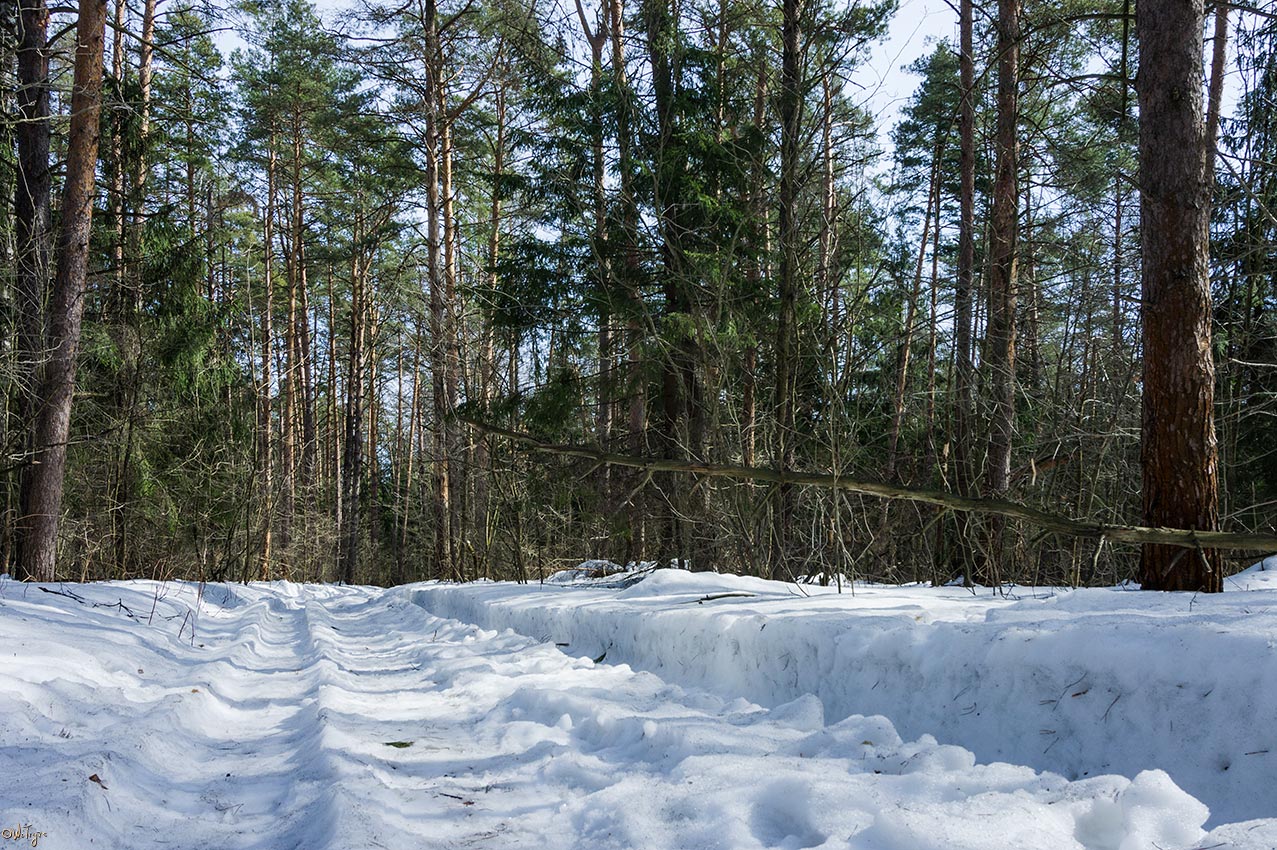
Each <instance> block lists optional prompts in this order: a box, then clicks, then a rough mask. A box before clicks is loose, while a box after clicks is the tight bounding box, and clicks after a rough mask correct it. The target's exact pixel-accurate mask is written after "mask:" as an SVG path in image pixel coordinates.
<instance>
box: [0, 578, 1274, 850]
mask: <svg viewBox="0 0 1277 850" xmlns="http://www.w3.org/2000/svg"><path fill="white" fill-rule="evenodd" d="M64 589H65V590H66V592H68V593H73V594H75V595H76V596H78V597H79V600H76V599H72V598H69V597H67V596H59V595H54V594H47V593H42V592H39V591H38V589H37V588H35V587H33V586H29V585H28V586H23V585H15V584H13V583H12V582H5V583H3V584H0V775H2V776H3V777H4V780H5V781H4V782H3V783H0V827H3V828H8V829H12V828H14V827H19V826H22V825H25V824H30V825H31V827H30V829H31V830H32V831H34V832H43V833H45V835H44V836H42V837H39V838H38V846H40V847H50V848H83V847H88V846H103V847H129V848H136V849H137V850H143V848H158V847H185V848H197V847H199V848H203V847H208V848H225V850H231V848H261V850H289V848H298V850H323V848H333V850H356V848H410V847H411V848H432V847H440V848H442V847H448V848H463V847H500V848H521V847H528V848H532V847H535V848H544V849H545V850H555V848H569V847H579V848H608V847H616V848H628V847H634V848H686V850H691V848H700V847H704V848H756V847H780V848H799V847H827V848H834V847H855V848H875V850H893V849H894V848H900V850H924V848H954V849H955V850H956V849H957V848H1008V850H1009V848H1016V849H1017V850H1032V848H1043V849H1044V850H1045V849H1046V848H1050V850H1066V849H1067V848H1077V847H1085V848H1095V850H1099V849H1100V848H1112V849H1113V850H1119V848H1120V850H1139V848H1152V847H1153V846H1154V845H1156V846H1158V847H1162V848H1166V849H1167V850H1170V848H1189V847H1198V846H1207V845H1210V844H1215V845H1217V846H1221V847H1247V848H1256V850H1257V849H1258V848H1262V847H1271V846H1273V843H1274V838H1275V837H1277V829H1275V828H1274V826H1273V824H1272V823H1265V824H1258V825H1257V826H1256V825H1253V824H1252V825H1242V826H1241V827H1225V828H1223V829H1222V830H1219V831H1217V832H1216V833H1212V834H1211V835H1210V836H1207V835H1205V833H1203V832H1202V831H1201V830H1200V829H1199V828H1198V827H1199V825H1200V824H1201V823H1202V822H1204V820H1205V819H1206V810H1205V807H1203V806H1202V805H1201V804H1199V803H1197V802H1196V801H1195V800H1193V799H1192V798H1191V797H1189V796H1188V795H1187V794H1185V793H1183V792H1182V791H1180V790H1179V789H1177V788H1176V787H1175V786H1174V785H1173V784H1172V783H1171V782H1170V780H1169V779H1168V778H1167V777H1166V776H1165V775H1164V774H1160V773H1148V774H1144V775H1142V776H1141V777H1139V778H1137V779H1136V781H1135V782H1134V783H1132V782H1130V781H1129V780H1126V779H1122V778H1119V777H1097V778H1094V779H1088V780H1085V781H1082V782H1068V781H1066V780H1064V779H1062V778H1060V777H1058V776H1053V775H1051V774H1040V773H1035V772H1034V771H1032V770H1030V769H1028V768H1023V767H1013V766H1009V765H1004V764H1002V765H989V766H979V765H975V764H974V758H973V757H972V755H971V754H970V753H969V752H968V751H966V750H963V749H960V748H958V747H951V746H941V745H937V744H936V743H935V742H934V741H933V740H930V739H929V738H927V737H926V736H924V737H923V739H922V740H920V741H918V742H913V743H906V742H902V741H901V740H900V739H899V737H898V736H897V735H896V733H895V731H894V729H893V728H892V727H891V724H890V723H889V722H887V721H886V720H884V719H883V718H864V717H853V718H849V719H847V720H845V721H842V722H840V723H837V724H834V725H831V726H826V725H825V724H824V721H823V717H822V711H821V707H820V703H819V702H818V701H817V700H816V699H815V698H813V697H804V698H800V699H798V700H796V701H794V702H791V703H788V704H785V705H782V706H779V707H777V708H775V709H773V710H771V711H766V710H763V709H761V708H759V707H757V706H755V705H753V704H751V703H748V702H745V701H744V700H737V701H734V702H732V701H725V700H723V699H721V698H718V697H714V696H710V695H708V694H704V693H699V692H694V691H685V690H683V689H681V688H678V687H675V686H672V685H669V684H666V683H665V682H663V681H662V680H661V679H659V678H657V677H656V676H654V675H651V674H647V673H636V672H634V671H632V670H630V669H629V668H628V667H626V666H623V665H622V666H613V665H608V664H595V663H593V662H591V661H590V660H589V659H581V658H571V657H568V656H566V655H564V654H563V653H561V652H559V651H558V650H557V649H556V648H555V647H554V646H553V645H551V644H538V643H536V642H534V641H530V640H528V639H527V638H524V637H520V636H518V635H515V634H514V633H512V632H504V633H500V634H498V633H495V632H485V631H483V630H481V629H479V628H477V627H473V626H468V625H463V624H461V623H458V622H456V621H451V620H442V619H438V618H435V617H433V616H431V615H430V614H428V613H427V612H424V611H423V610H422V609H421V608H420V607H418V606H417V605H415V604H412V602H411V601H410V599H409V596H408V595H407V593H405V592H399V591H389V592H382V591H378V590H375V589H369V588H331V587H318V586H298V585H286V584H284V585H281V584H274V585H266V586H254V587H252V588H242V587H225V586H218V587H212V588H209V589H208V592H207V594H206V595H205V597H204V598H203V599H202V600H199V601H198V602H197V599H196V597H195V593H196V591H195V588H194V587H192V586H190V585H169V586H167V587H159V586H157V585H154V584H151V583H140V582H139V583H128V584H108V585H87V586H78V585H67V586H65V587H64ZM157 592H158V593H161V594H164V595H163V597H162V598H158V599H156V594H157ZM117 603H118V604H117ZM152 607H154V609H155V614H154V615H152V614H151V613H150V612H151V609H152ZM130 614H131V615H132V616H130ZM192 614H195V616H192ZM148 621H149V622H148ZM192 623H194V637H193V638H192ZM179 632H180V636H179ZM0 837H8V836H3V835H2V834H0ZM1208 839H1209V840H1208ZM29 844H30V841H27V842H26V844H12V845H11V846H28V845H29ZM5 846H10V842H9V841H4V840H0V849H2V848H3V847H5Z"/></svg>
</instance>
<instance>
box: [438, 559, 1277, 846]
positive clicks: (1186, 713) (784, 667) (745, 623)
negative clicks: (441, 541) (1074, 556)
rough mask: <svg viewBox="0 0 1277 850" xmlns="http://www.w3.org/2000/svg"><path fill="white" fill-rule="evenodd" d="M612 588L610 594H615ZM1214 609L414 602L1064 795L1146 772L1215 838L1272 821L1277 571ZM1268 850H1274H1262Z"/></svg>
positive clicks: (932, 593)
mask: <svg viewBox="0 0 1277 850" xmlns="http://www.w3.org/2000/svg"><path fill="white" fill-rule="evenodd" d="M616 578H617V577H616V576H612V577H610V579H609V581H611V582H615V580H616ZM1227 585H1228V590H1227V592H1225V593H1223V594H1216V595H1213V596H1207V595H1191V594H1161V593H1157V594H1155V593H1143V592H1138V591H1137V590H1135V589H1132V588H1108V589H1088V590H1076V591H1053V590H1049V589H1031V588H1011V589H1010V590H1009V592H1008V593H1007V594H1006V595H1005V596H1003V595H999V594H994V593H993V592H992V591H989V590H981V591H979V592H978V593H977V594H973V593H972V592H971V591H968V590H964V589H963V588H960V587H944V588H930V587H919V586H906V587H896V586H866V585H863V584H857V585H855V586H854V594H852V593H843V594H838V593H837V592H836V591H835V590H834V588H832V587H830V588H821V587H812V586H807V585H804V586H802V587H798V586H796V585H793V584H784V583H779V582H770V581H764V580H761V579H756V578H744V577H736V576H729V575H717V574H713V573H689V572H683V571H678V570H660V571H657V572H655V573H653V574H651V575H650V576H649V577H648V578H647V579H646V580H644V581H642V582H640V583H638V584H634V585H633V586H630V587H628V588H626V589H622V590H616V589H613V588H609V587H597V586H595V587H591V586H588V585H583V584H581V583H579V582H578V583H576V584H574V585H571V586H568V587H562V586H556V585H553V584H548V583H547V584H546V585H516V584H486V585H481V586H455V585H447V584H423V585H417V586H416V589H415V590H414V591H413V593H414V599H415V600H416V601H417V602H418V603H419V604H421V605H422V606H424V607H425V608H426V609H428V610H429V611H431V612H432V613H434V614H437V615H440V616H447V617H454V618H456V619H460V620H464V621H466V622H473V623H477V624H479V625H481V626H484V627H487V628H513V629H515V630H516V631H518V632H520V633H522V634H525V635H530V636H532V637H535V638H538V639H542V640H547V641H553V642H556V643H560V644H566V647H565V651H566V652H568V653H571V654H576V655H581V656H585V657H589V658H597V657H599V655H600V654H601V653H603V652H606V653H607V656H606V660H607V661H608V662H614V661H616V662H624V663H627V664H630V665H631V666H633V667H635V668H636V669H642V670H647V671H650V672H653V673H656V674H657V675H659V676H661V677H662V678H664V679H666V680H667V681H670V682H674V683H678V684H681V685H684V686H689V687H697V688H703V689H706V690H709V691H711V692H713V693H716V694H719V695H722V696H741V697H745V698H747V699H749V700H751V701H753V702H756V703H758V704H760V705H764V706H775V705H778V704H780V703H784V702H788V701H791V700H794V699H796V698H798V697H800V696H803V695H804V694H813V695H815V697H816V698H817V699H819V701H820V702H821V704H822V705H823V707H824V711H825V716H826V717H827V718H828V719H830V720H831V721H837V720H840V719H841V718H844V717H849V716H852V715H856V714H864V715H873V714H881V715H884V716H886V717H889V718H890V719H891V721H892V722H893V723H894V724H895V726H896V728H897V729H899V730H900V733H901V734H902V735H903V736H905V737H906V738H910V737H914V738H916V737H918V736H921V735H924V734H931V735H935V736H936V737H937V738H938V739H939V740H941V741H942V742H944V743H948V744H957V745H960V746H962V747H965V748H967V749H969V750H971V751H972V752H974V753H975V756H976V757H977V758H978V759H979V760H980V761H983V762H992V761H1006V762H1010V763H1013V764H1022V765H1028V766H1030V767H1033V768H1036V769H1038V770H1049V771H1052V772H1055V773H1059V774H1061V775H1063V776H1066V777H1068V778H1070V779H1081V778H1085V777H1087V776H1095V775H1099V774H1108V773H1116V774H1120V775H1122V776H1126V777H1128V778H1134V777H1136V776H1137V775H1138V774H1139V773H1140V772H1141V771H1145V770H1163V771H1166V772H1167V773H1168V774H1169V775H1170V776H1172V777H1173V778H1174V780H1175V782H1176V784H1177V785H1178V786H1179V787H1181V788H1183V789H1185V790H1186V791H1187V792H1189V793H1190V794H1192V795H1193V796H1194V797H1196V798H1197V799H1199V800H1201V801H1202V802H1204V803H1205V804H1206V805H1207V806H1209V807H1210V810H1211V813H1212V818H1211V823H1212V824H1221V823H1227V822H1233V821H1241V820H1247V819H1254V818H1271V817H1274V816H1277V709H1274V706H1277V606H1275V604H1274V603H1277V594H1274V593H1272V592H1271V591H1272V590H1274V589H1277V558H1274V559H1269V560H1268V561H1266V562H1264V564H1260V565H1256V566H1255V567H1252V568H1251V569H1249V570H1247V571H1245V572H1243V573H1241V574H1239V575H1237V576H1234V577H1233V578H1232V579H1230V580H1229V581H1228V583H1227ZM1273 846H1275V847H1277V845H1273Z"/></svg>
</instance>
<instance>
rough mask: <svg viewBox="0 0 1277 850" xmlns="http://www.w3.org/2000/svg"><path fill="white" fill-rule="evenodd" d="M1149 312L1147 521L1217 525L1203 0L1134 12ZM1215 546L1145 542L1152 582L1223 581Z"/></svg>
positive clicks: (1173, 0) (1149, 5)
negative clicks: (1137, 56)
mask: <svg viewBox="0 0 1277 850" xmlns="http://www.w3.org/2000/svg"><path fill="white" fill-rule="evenodd" d="M1136 16H1137V20H1136V31H1137V34H1138V38H1139V49H1140V73H1139V79H1138V84H1137V85H1138V93H1139V106H1140V119H1139V120H1140V152H1139V157H1140V179H1139V185H1140V237H1141V250H1142V255H1143V274H1142V278H1141V284H1142V290H1143V298H1142V314H1143V320H1144V332H1143V342H1144V405H1143V406H1144V416H1143V430H1142V436H1143V450H1142V462H1143V473H1144V475H1143V478H1144V482H1143V483H1144V524H1145V525H1149V526H1170V527H1173V528H1185V529H1194V530H1199V531H1203V530H1205V531H1213V530H1215V529H1216V528H1217V527H1218V525H1219V495H1218V457H1219V448H1218V445H1217V443H1216V439H1215V419H1214V394H1215V365H1214V361H1213V359H1212V356H1211V296H1210V273H1209V267H1208V265H1207V260H1208V257H1207V249H1208V247H1209V243H1210V231H1209V226H1210V208H1211V203H1210V202H1211V198H1210V182H1209V180H1208V179H1207V172H1208V168H1209V167H1211V166H1213V151H1207V150H1206V140H1207V138H1208V134H1207V131H1206V127H1205V124H1204V122H1203V120H1202V118H1203V116H1202V46H1203V45H1202V24H1203V18H1204V10H1203V5H1202V0H1147V2H1145V3H1143V4H1140V5H1139V6H1138V7H1137V10H1136ZM1221 569H1222V563H1221V559H1220V556H1219V553H1218V552H1216V551H1212V550H1202V549H1198V550H1196V551H1194V550H1191V549H1189V550H1185V549H1181V548H1175V547H1170V546H1161V545H1146V546H1144V549H1143V557H1142V560H1141V565H1140V576H1141V582H1142V583H1143V585H1144V587H1145V588H1146V589H1148V590H1194V591H1196V590H1203V591H1210V592H1215V591H1220V590H1222V589H1223V578H1222V573H1221Z"/></svg>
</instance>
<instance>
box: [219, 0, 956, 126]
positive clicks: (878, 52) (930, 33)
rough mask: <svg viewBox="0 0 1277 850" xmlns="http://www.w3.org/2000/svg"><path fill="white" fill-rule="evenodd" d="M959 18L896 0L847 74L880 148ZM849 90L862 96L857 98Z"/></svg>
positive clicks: (329, 3) (229, 47)
mask: <svg viewBox="0 0 1277 850" xmlns="http://www.w3.org/2000/svg"><path fill="white" fill-rule="evenodd" d="M314 2H315V5H316V7H317V8H318V9H319V10H320V13H321V14H322V15H323V16H324V18H325V19H327V20H331V18H332V17H333V16H334V15H335V14H336V13H338V12H340V11H343V10H346V9H349V8H350V7H351V6H352V5H353V3H352V0H314ZM560 2H561V3H563V4H564V5H565V9H564V12H565V14H571V15H573V16H575V11H573V8H572V5H571V2H570V0H560ZM957 27H958V16H957V13H956V12H954V10H953V8H952V7H950V6H949V5H948V3H946V2H945V0H900V8H899V10H898V11H897V12H896V14H895V16H894V17H893V18H892V21H891V24H890V26H889V29H888V33H887V37H886V39H885V40H884V41H882V42H881V43H879V44H876V45H873V46H871V48H870V52H869V60H868V62H867V63H865V65H863V66H862V67H861V68H859V69H857V71H856V72H855V73H854V74H852V76H851V85H852V87H853V90H852V91H849V92H848V93H849V94H851V95H852V96H853V97H854V98H855V99H856V100H857V101H859V102H861V103H862V104H863V105H864V106H865V107H866V108H868V110H869V112H870V113H871V114H873V115H877V116H880V117H881V118H882V119H883V120H880V121H879V122H878V133H879V138H880V140H881V141H882V143H883V145H884V146H887V145H888V136H889V134H890V132H891V128H892V127H893V126H894V125H895V123H896V118H897V116H898V114H899V111H900V108H901V106H903V105H904V103H905V102H906V101H907V100H908V98H909V96H910V95H911V94H912V93H913V91H914V89H915V88H916V87H917V86H918V83H919V82H920V80H919V78H918V77H917V76H915V75H914V74H911V73H909V72H908V71H906V70H904V68H906V67H908V66H909V65H910V64H911V63H912V62H913V61H914V60H916V59H917V58H918V57H920V56H922V55H923V54H924V53H927V52H928V51H929V50H930V49H931V45H933V44H934V43H935V42H936V40H938V39H941V38H945V37H953V38H955V39H956V37H957ZM217 42H218V47H219V49H221V51H222V52H223V53H224V54H225V55H226V56H228V57H229V56H230V54H231V52H232V51H233V50H234V49H235V48H237V47H240V46H242V44H243V42H242V41H240V40H239V39H238V37H237V36H236V35H235V34H234V33H233V32H224V33H223V34H222V35H221V37H219V38H218V39H217ZM854 89H859V91H860V92H861V94H862V96H861V97H856V92H855V91H854Z"/></svg>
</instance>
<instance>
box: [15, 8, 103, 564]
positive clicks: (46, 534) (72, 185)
mask: <svg viewBox="0 0 1277 850" xmlns="http://www.w3.org/2000/svg"><path fill="white" fill-rule="evenodd" d="M105 24H106V0H81V2H80V16H79V20H78V22H77V24H76V50H75V75H74V82H73V84H72V85H73V90H72V94H71V134H70V139H69V140H68V143H67V164H66V185H65V187H64V190H63V195H62V226H61V230H60V232H59V236H58V267H57V276H56V277H55V279H54V284H53V291H52V293H51V297H50V302H49V328H48V335H47V339H46V344H47V345H48V347H49V357H48V360H46V361H45V363H44V367H43V369H41V375H40V382H39V390H38V393H37V399H36V414H35V440H34V445H33V452H34V455H33V458H32V460H33V461H34V464H33V466H32V467H31V469H30V474H29V475H28V477H27V479H26V482H25V486H24V488H23V497H24V498H23V508H24V510H23V515H24V516H25V517H26V519H27V524H26V527H25V528H24V529H23V531H24V533H23V538H22V554H21V558H22V566H23V568H24V570H25V571H26V573H27V574H28V575H30V576H32V577H34V578H36V579H38V580H41V581H52V580H53V575H54V563H55V559H56V556H57V542H58V516H59V514H60V513H61V512H62V481H63V478H64V476H65V474H66V453H67V438H68V436H69V435H70V431H71V399H72V396H73V394H74V392H75V359H76V353H77V351H78V350H79V344H80V322H81V319H82V318H83V316H84V292H85V285H86V282H87V278H88V263H89V229H90V226H91V224H92V221H93V187H94V177H95V169H96V166H97V159H98V113H99V112H100V111H101V107H102V59H103V57H102V50H103V42H104V31H105Z"/></svg>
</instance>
